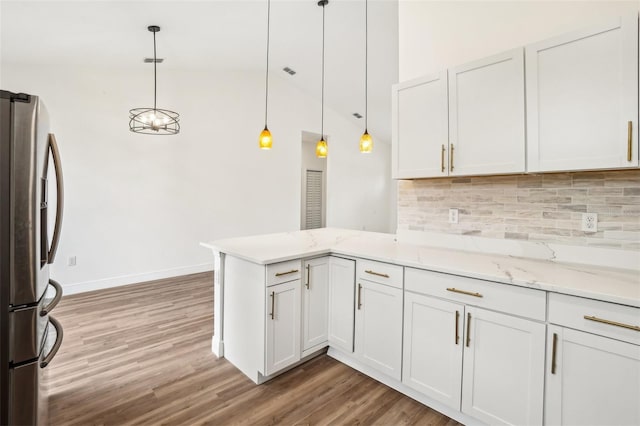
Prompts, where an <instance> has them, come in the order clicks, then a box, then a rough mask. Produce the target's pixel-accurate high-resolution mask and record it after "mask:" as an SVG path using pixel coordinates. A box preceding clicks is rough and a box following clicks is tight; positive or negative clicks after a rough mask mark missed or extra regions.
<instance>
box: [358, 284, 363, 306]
mask: <svg viewBox="0 0 640 426" xmlns="http://www.w3.org/2000/svg"><path fill="white" fill-rule="evenodd" d="M361 307H362V284H360V283H358V310H360V308H361Z"/></svg>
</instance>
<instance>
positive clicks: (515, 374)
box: [462, 306, 545, 425]
mask: <svg viewBox="0 0 640 426" xmlns="http://www.w3.org/2000/svg"><path fill="white" fill-rule="evenodd" d="M464 340H465V341H464V362H463V368H462V370H463V373H462V412H463V413H465V414H468V415H470V416H472V417H475V418H477V419H479V420H481V421H483V422H486V423H488V424H492V425H497V424H511V425H539V424H542V418H543V401H544V348H545V325H544V324H541V323H538V322H535V321H530V320H526V319H522V318H517V317H513V316H511V315H505V314H500V313H496V312H491V311H488V310H485V309H481V308H476V307H472V306H466V307H465V333H464Z"/></svg>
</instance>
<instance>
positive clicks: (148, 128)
mask: <svg viewBox="0 0 640 426" xmlns="http://www.w3.org/2000/svg"><path fill="white" fill-rule="evenodd" d="M147 29H148V30H149V31H150V32H152V33H153V108H133V109H131V110H129V130H131V131H132V132H134V133H144V134H147V135H175V134H178V133H180V114H178V113H177V112H175V111H170V110H168V109H161V108H158V107H157V106H156V99H157V94H158V79H157V75H158V73H157V65H158V59H157V57H156V33H157V32H159V31H160V27H159V26H157V25H149V26H148V27H147Z"/></svg>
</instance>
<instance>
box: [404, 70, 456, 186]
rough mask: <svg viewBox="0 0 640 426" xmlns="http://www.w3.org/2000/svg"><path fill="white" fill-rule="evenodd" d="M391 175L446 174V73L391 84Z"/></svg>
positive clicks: (414, 176) (425, 175)
mask: <svg viewBox="0 0 640 426" xmlns="http://www.w3.org/2000/svg"><path fill="white" fill-rule="evenodd" d="M392 99H393V120H392V122H393V151H392V175H393V178H394V179H410V178H421V177H434V176H447V169H446V163H447V161H448V159H447V158H446V157H447V155H446V154H447V151H446V150H447V146H448V143H449V137H448V129H447V73H446V72H442V73H440V74H436V75H432V76H428V77H423V78H420V79H416V80H411V81H408V82H404V83H400V84H397V85H395V86H394V87H393V92H392Z"/></svg>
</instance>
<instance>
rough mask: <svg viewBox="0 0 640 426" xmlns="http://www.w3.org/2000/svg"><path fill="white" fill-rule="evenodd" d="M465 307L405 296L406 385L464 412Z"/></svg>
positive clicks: (404, 367) (441, 301) (417, 296)
mask: <svg viewBox="0 0 640 426" xmlns="http://www.w3.org/2000/svg"><path fill="white" fill-rule="evenodd" d="M463 318H464V305H462V304H459V303H452V302H449V301H445V300H440V299H436V298H433V297H429V296H423V295H421V294H415V293H411V292H405V295H404V351H403V369H402V382H403V383H404V384H405V385H407V386H409V387H411V388H413V389H415V390H417V391H418V392H420V393H422V394H424V395H426V396H428V397H430V398H433V399H435V400H436V401H439V402H442V403H443V404H446V405H448V406H449V407H451V408H454V409H456V410H459V409H460V396H461V389H462V380H461V377H462V348H463V343H462V337H463V336H462V330H463V328H462V326H463Z"/></svg>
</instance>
